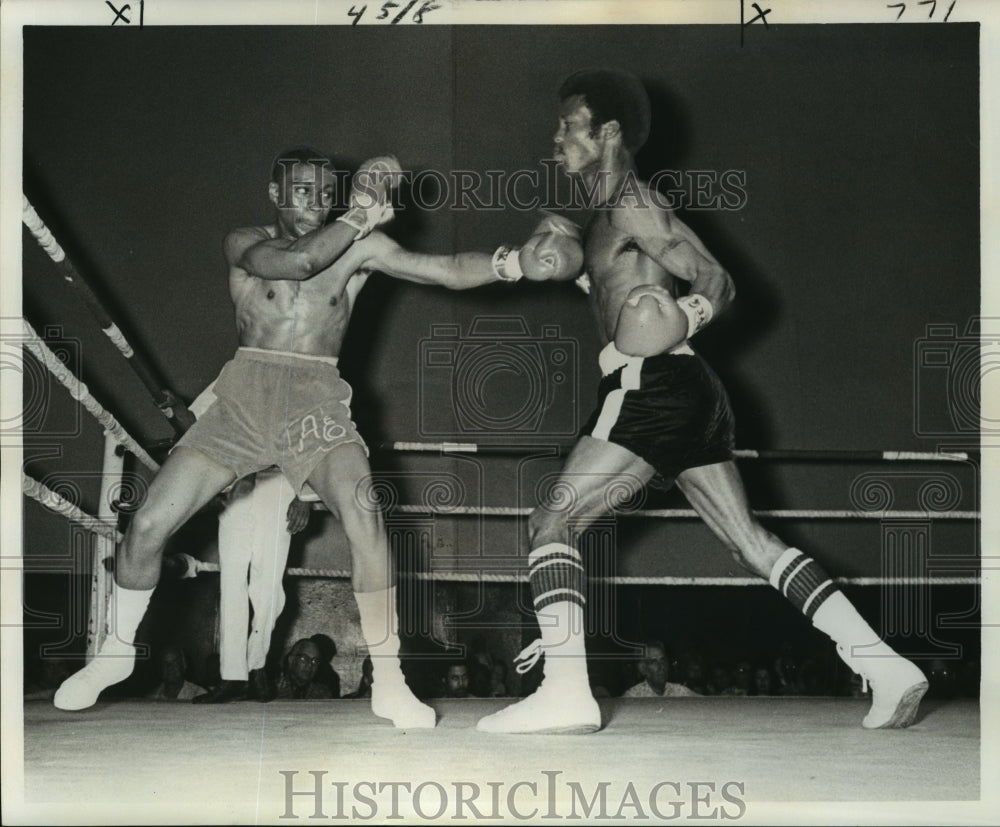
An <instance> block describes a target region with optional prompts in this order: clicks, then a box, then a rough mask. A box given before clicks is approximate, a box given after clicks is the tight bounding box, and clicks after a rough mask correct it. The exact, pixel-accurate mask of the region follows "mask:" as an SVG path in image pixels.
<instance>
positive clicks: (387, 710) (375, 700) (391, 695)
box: [372, 679, 437, 729]
mask: <svg viewBox="0 0 1000 827" xmlns="http://www.w3.org/2000/svg"><path fill="white" fill-rule="evenodd" d="M372 712H374V713H375V714H376V715H377V716H378V717H379V718H388V719H389V720H390V721H392V725H393V726H394V727H396V729H432V728H433V727H434V726H435V725H436V724H437V713H436V712H435V711H434V708H433V707H430V706H428V705H427V704H425V703H421V702H420V701H419V700H417V698H416V696H415V695H414V694H413V693H412V692H411V691H410V688H409V687H408V686H407V685H406V683H405V681H402V680H400V681H385V680H384V679H383V680H382V681H381V682H380V681H378V680H377V679H376V680H375V681H373V682H372Z"/></svg>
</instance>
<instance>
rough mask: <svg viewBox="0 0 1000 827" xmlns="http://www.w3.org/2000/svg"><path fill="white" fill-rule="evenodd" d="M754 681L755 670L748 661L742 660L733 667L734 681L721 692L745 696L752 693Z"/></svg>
mask: <svg viewBox="0 0 1000 827" xmlns="http://www.w3.org/2000/svg"><path fill="white" fill-rule="evenodd" d="M752 682H753V670H752V669H751V667H750V664H749V662H748V661H745V660H741V661H740V662H739V663H737V664H736V666H735V667H733V675H732V681H731V682H730V684H729V686H728V687H727V688H726V689H724V690H723V691H722V692H721V693H720V694H722V695H738V696H740V697H744V696H746V695H749V694H750V689H751V684H752Z"/></svg>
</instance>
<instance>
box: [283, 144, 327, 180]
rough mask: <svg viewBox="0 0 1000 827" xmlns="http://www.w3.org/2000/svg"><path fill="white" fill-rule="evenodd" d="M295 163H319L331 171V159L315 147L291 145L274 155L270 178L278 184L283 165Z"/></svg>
mask: <svg viewBox="0 0 1000 827" xmlns="http://www.w3.org/2000/svg"><path fill="white" fill-rule="evenodd" d="M295 164H319V165H320V166H324V167H329V168H330V171H331V172H332V171H333V161H331V160H330V159H329V157H327V156H326V154H324V153H322V152H320V151H319V150H318V149H316V148H315V147H312V146H305V145H303V146H293V147H289V148H288V149H285V150H282V151H281V152H279V153H278V154H277V155H275V156H274V161H273V162H272V163H271V180H272V181H273V182H274V183H275V184H280V183H281V180H282V175H283V174H284V170H285V167H286V166H293V165H295Z"/></svg>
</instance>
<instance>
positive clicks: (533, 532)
mask: <svg viewBox="0 0 1000 827" xmlns="http://www.w3.org/2000/svg"><path fill="white" fill-rule="evenodd" d="M653 473H654V470H653V468H652V466H650V465H649V464H648V463H646V462H645V461H644V460H642V459H640V458H639V457H637V456H635V454H633V453H632V452H631V451H628V450H626V449H625V448H622V447H621V446H618V445H615V444H613V443H610V442H605V441H604V440H600V439H594V438H593V437H589V436H585V437H583V438H582V439H581V440H580V441H579V442H578V443H577V444H576V446H575V447H574V448H573V451H572V452H571V453H570V455H569V457H568V458H567V460H566V464H565V466H564V467H563V469H562V471H561V472H560V474H559V477H558V479H557V481H556V482H555V484H554V485H552V486H551V487H550V488H549V490H548V492H547V494H546V498H545V500H544V501H543V502H542V503H541V504H540V505H539V507H538V508H536V509H535V510H534V511H533V512H532V514H531V517H530V519H529V527H528V536H529V541H530V545H531V553H530V554H529V556H528V565H529V569H528V581H529V583H530V584H531V593H532V600H533V603H534V606H533V607H534V609H535V613H536V615H537V618H538V625H539V628H540V630H541V640H540V641H539V642H537V643H536V644H533V645H532V646H531V647H529V649H528V650H525V653H522V654H524V655H525V657H526V658H529V657H534V656H535V652H538V653H539V654H544V655H545V678H544V680H543V681H542V684H541V686H540V687H539V688H538V690H537V691H536V692H535V693H534V694H533V695H530V696H529V697H528V698H525V699H524V700H523V701H519V702H518V703H516V704H513V705H511V706H509V707H506V708H505V709H502V710H500V712H497V713H495V714H494V715H490V716H488V717H486V718H483V719H482V720H481V721H480V722H479V724H478V728H479V729H481V730H484V731H486V732H507V733H542V732H551V733H557V732H564V733H566V732H576V733H586V732H593V731H595V730H597V729H599V728H600V725H601V714H600V709H599V708H598V706H597V703H596V702H595V701H594V699H593V696H592V695H591V693H590V685H589V681H588V678H587V654H586V650H585V646H584V625H583V620H584V618H583V612H584V603H585V572H584V568H583V560H582V559H581V557H580V553H579V550H578V549H577V537H578V536H579V534H580V532H581V531H583V530H584V529H585V528H587V526H589V525H590V524H591V523H592V522H593V521H594V520H596V519H598V518H599V517H602V516H605V515H607V514H609V513H611V512H612V511H613V510H614V509H615V508H616V507H617V506H619V505H621V503H622V502H625V501H627V500H628V499H630V498H631V497H632V496H634V495H635V494H637V493H638V492H639V491H640V490H641V489H642V487H643V486H644V485H645V484H646V482H648V481H649V479H650V478H651V477H652V475H653ZM528 652H530V653H531V654H530V655H528V654H526V653H528Z"/></svg>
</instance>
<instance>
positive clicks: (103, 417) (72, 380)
mask: <svg viewBox="0 0 1000 827" xmlns="http://www.w3.org/2000/svg"><path fill="white" fill-rule="evenodd" d="M23 321H24V332H25V336H26V338H25V341H24V346H25V347H26V348H27V349H28V350H30V351H31V353H32V355H33V356H34V357H35V358H36V359H38V361H39V362H41V363H42V364H43V365H44V366H45V367H46V368H48V371H49V373H51V374H52V375H53V376H54V377H55V378H56V379H58V380H59V382H60V383H61V384H62V385H63V387H65V388H66V390H68V391H69V393H70V396H72V397H73V398H74V399H75V400H77V401H78V402H79V403H80V404H82V405H83V407H84V408H86V409H87V411H89V412H90V414H91V415H92V416H93V417H94V418H95V419H96V420H97V421H98V422H99V423H100V424H101V425H103V426H104V429H105V430H106V431H107V432H108V433H109V434H110V435H111V436H112V437H113V438H114V439H115V440H116V441H117V442H118V443H119V444H120V445H122V446H123V447H125V448H127V449H128V450H129V451H131V452H132V453H133V454H135V456H136V458H137V459H138V460H139V461H140V462H141V463H142V464H143V465H145V466H146V467H147V468H149V469H150V470H151V471H158V470H159V469H160V466H159V463H157V462H156V460H154V459H153V458H152V457H151V456H150V455H149V454H148V453H146V450H145V449H144V448H143V447H142V446H141V445H140V444H139V443H138V442H136V441H135V440H134V439H133V438H132V437H131V436H130V435H129V434H128V432H127V431H126V430H125V429H124V428H123V427H122V426H121V424H120V423H119V422H118V420H117V419H115V418H114V417H113V416H112V415H111V414H110V413H108V412H107V411H106V410H105V409H104V408H103V407H101V405H100V403H99V402H98V401H97V400H96V399H94V397H93V396H91V395H90V389H89V388H88V387H87V386H86V385H85V384H84V383H83V382H81V381H80V380H79V379H78V378H77V377H76V376H74V375H73V372H72V371H71V370H70V369H69V368H68V367H66V365H65V364H64V363H63V362H62V361H61V360H60V359H59V357H58V356H56V355H55V354H54V353H53V352H52V350H51V349H50V348H49V346H48V345H47V344H45V342H44V340H43V339H42V338H41V337H40V336H39V335H38V334H37V333H36V332H35V329H34V328H33V327H32V326H31V325H30V324H29V323H28V321H27V319H24V320H23Z"/></svg>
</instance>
